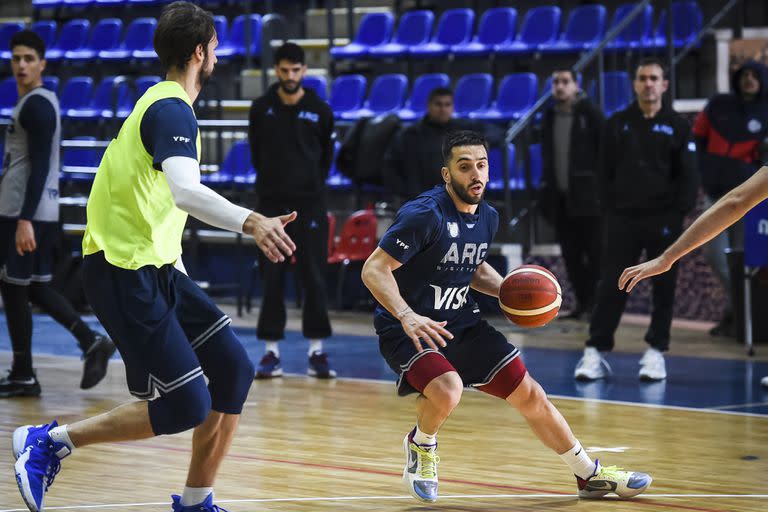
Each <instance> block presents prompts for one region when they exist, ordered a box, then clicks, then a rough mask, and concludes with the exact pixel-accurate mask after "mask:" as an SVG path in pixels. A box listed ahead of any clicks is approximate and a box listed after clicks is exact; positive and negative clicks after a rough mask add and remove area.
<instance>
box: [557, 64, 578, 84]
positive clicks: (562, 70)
mask: <svg viewBox="0 0 768 512" xmlns="http://www.w3.org/2000/svg"><path fill="white" fill-rule="evenodd" d="M555 73H570V74H571V80H573V81H574V82H578V81H579V80H578V79H577V78H576V73H574V72H573V70H572V69H571V68H566V67H559V68H555V69H553V70H552V74H553V75H554V74H555Z"/></svg>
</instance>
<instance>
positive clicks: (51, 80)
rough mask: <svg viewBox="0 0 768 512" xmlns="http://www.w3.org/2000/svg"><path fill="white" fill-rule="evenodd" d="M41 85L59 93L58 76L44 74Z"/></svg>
mask: <svg viewBox="0 0 768 512" xmlns="http://www.w3.org/2000/svg"><path fill="white" fill-rule="evenodd" d="M43 87H45V88H46V89H48V90H49V91H51V92H54V93H56V94H59V77H56V76H44V77H43Z"/></svg>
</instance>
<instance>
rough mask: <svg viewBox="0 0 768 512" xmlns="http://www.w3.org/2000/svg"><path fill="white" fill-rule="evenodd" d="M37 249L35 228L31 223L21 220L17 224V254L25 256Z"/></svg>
mask: <svg viewBox="0 0 768 512" xmlns="http://www.w3.org/2000/svg"><path fill="white" fill-rule="evenodd" d="M35 249H37V243H36V242H35V228H34V227H33V226H32V222H31V221H29V220H23V219H20V220H19V221H18V222H17V223H16V252H17V253H19V256H24V253H25V252H33V251H34V250H35Z"/></svg>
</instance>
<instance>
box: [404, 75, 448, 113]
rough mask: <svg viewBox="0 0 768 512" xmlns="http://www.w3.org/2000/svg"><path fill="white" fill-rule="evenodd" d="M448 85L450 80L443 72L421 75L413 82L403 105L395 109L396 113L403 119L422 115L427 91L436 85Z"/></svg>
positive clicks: (435, 87)
mask: <svg viewBox="0 0 768 512" xmlns="http://www.w3.org/2000/svg"><path fill="white" fill-rule="evenodd" d="M450 85H451V80H450V78H448V75H446V74H445V73H431V74H428V75H421V76H420V77H418V78H417V79H416V81H414V82H413V88H412V89H411V95H410V97H409V98H408V100H406V102H405V106H404V107H403V108H402V109H400V110H398V111H397V115H398V116H399V117H400V119H403V120H405V121H412V120H415V119H419V118H421V117H423V116H424V114H425V113H426V112H427V99H428V98H429V93H431V92H432V91H433V90H434V89H437V88H438V87H448V86H450Z"/></svg>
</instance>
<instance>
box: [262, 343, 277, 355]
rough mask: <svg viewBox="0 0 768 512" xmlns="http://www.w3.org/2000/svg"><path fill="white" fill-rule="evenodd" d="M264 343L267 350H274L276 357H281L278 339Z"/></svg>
mask: <svg viewBox="0 0 768 512" xmlns="http://www.w3.org/2000/svg"><path fill="white" fill-rule="evenodd" d="M264 344H265V345H266V346H267V348H266V350H267V352H272V353H273V354H275V357H280V349H279V348H278V347H277V346H278V345H279V343H278V342H276V341H265V342H264Z"/></svg>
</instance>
